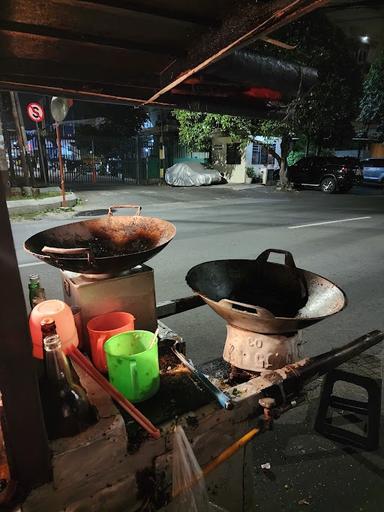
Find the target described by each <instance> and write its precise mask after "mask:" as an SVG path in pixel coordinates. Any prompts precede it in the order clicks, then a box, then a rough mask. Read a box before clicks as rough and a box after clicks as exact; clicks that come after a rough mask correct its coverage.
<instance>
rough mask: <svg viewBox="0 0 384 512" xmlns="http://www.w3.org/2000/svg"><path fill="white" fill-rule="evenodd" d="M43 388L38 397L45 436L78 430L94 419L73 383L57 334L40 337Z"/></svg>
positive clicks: (80, 390) (71, 432) (83, 397)
mask: <svg viewBox="0 0 384 512" xmlns="http://www.w3.org/2000/svg"><path fill="white" fill-rule="evenodd" d="M44 352H45V354H44V355H45V361H44V362H45V371H46V377H45V380H46V388H45V389H44V392H43V396H42V401H43V410H44V416H45V423H46V428H47V433H48V437H49V439H57V438H59V437H70V436H74V435H76V434H79V433H80V432H82V431H83V430H85V429H86V428H87V427H89V426H90V425H91V424H93V423H94V422H95V420H96V417H95V412H94V408H93V407H92V406H91V405H90V403H89V401H88V399H87V395H86V393H85V391H84V389H83V388H82V387H81V386H80V385H79V384H76V383H75V382H74V380H73V377H72V372H71V368H70V365H69V363H68V360H67V358H66V356H65V354H64V352H63V351H62V348H61V341H60V338H59V336H58V335H57V334H53V335H50V336H47V337H45V338H44Z"/></svg>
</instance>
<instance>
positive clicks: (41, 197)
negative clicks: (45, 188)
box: [7, 191, 60, 201]
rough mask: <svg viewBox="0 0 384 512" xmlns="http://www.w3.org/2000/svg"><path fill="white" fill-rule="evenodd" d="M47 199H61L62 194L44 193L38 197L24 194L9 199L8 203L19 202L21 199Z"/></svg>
mask: <svg viewBox="0 0 384 512" xmlns="http://www.w3.org/2000/svg"><path fill="white" fill-rule="evenodd" d="M46 197H60V192H53V191H52V192H42V193H40V194H37V195H36V196H24V195H23V194H17V195H15V196H11V197H8V198H7V201H19V200H20V199H29V200H35V199H45V198H46Z"/></svg>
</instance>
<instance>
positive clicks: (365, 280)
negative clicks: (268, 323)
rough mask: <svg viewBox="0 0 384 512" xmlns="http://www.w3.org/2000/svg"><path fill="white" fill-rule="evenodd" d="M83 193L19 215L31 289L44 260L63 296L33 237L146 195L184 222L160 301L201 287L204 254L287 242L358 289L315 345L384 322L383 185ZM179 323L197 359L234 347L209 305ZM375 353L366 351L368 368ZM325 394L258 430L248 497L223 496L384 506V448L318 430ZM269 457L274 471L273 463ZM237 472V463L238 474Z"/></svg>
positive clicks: (159, 278)
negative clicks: (29, 244)
mask: <svg viewBox="0 0 384 512" xmlns="http://www.w3.org/2000/svg"><path fill="white" fill-rule="evenodd" d="M80 196H81V197H82V200H83V202H82V204H81V205H80V206H79V207H77V211H76V212H69V213H66V214H63V213H61V214H59V215H58V214H51V215H49V216H45V217H43V218H41V219H40V220H34V221H31V220H25V221H18V222H14V223H13V233H14V239H15V245H16V248H17V254H18V258H19V263H20V271H21V275H22V279H23V282H24V285H25V289H26V284H27V280H28V274H29V273H31V272H32V271H33V272H38V273H39V274H40V276H41V280H42V282H43V284H44V286H45V288H46V290H47V295H48V297H59V298H60V297H61V296H62V295H61V289H60V279H59V272H58V271H57V270H56V269H54V268H53V267H49V266H48V265H45V264H42V265H35V263H36V261H35V260H34V258H33V257H31V256H29V255H27V254H26V253H25V252H24V251H23V249H22V244H23V241H24V240H25V239H26V238H27V237H29V236H31V235H32V234H33V233H35V232H38V231H41V230H43V229H46V228H48V227H52V226H55V225H58V224H60V223H67V222H70V221H74V220H78V219H80V218H90V217H74V215H79V214H80V215H84V211H85V210H91V211H93V210H96V209H103V208H107V207H108V206H109V205H110V204H134V203H140V204H142V205H143V206H144V212H143V213H144V214H146V215H152V216H156V217H160V218H163V219H167V220H170V221H171V222H173V223H174V224H175V225H176V227H177V235H176V237H175V239H174V241H173V242H172V243H171V244H170V245H169V246H168V247H167V248H166V249H165V250H164V251H163V252H162V253H160V254H159V255H158V256H156V257H155V258H154V259H153V260H152V261H151V263H150V264H151V265H152V267H153V268H154V269H155V276H156V293H157V299H158V301H162V300H165V299H170V298H177V297H182V296H185V295H189V294H190V290H189V288H188V286H187V285H186V283H185V281H184V277H185V275H186V273H187V271H188V269H189V268H191V267H192V266H193V265H196V264H198V263H200V262H203V261H208V260H212V259H224V258H254V257H255V256H257V255H258V254H260V252H261V251H263V250H264V249H266V248H283V249H287V250H289V251H291V252H292V253H293V255H294V258H295V260H296V264H297V266H299V267H301V268H304V269H307V270H311V271H312V272H315V273H319V274H321V275H324V276H325V277H328V278H330V279H331V280H333V281H334V282H335V283H336V284H338V285H339V286H340V287H341V288H343V289H344V290H345V292H346V294H347V296H348V299H349V305H348V307H347V308H346V309H345V310H344V311H343V312H341V313H340V314H338V315H336V316H334V317H332V318H330V319H327V320H324V321H322V322H320V323H318V324H317V325H315V326H312V327H309V328H307V329H305V330H304V332H303V337H304V342H305V345H304V347H303V348H304V352H305V355H312V354H317V353H321V352H324V351H326V350H329V349H330V348H331V347H335V346H338V345H341V344H344V343H346V342H348V341H349V340H351V339H353V338H355V337H358V336H360V335H361V334H364V333H365V332H368V331H371V330H373V329H384V315H383V310H384V294H383V287H384V278H383V268H382V262H383V256H384V244H383V235H382V232H383V226H384V223H383V217H384V215H383V214H384V194H382V192H381V190H379V189H371V188H369V189H365V188H358V189H356V190H354V191H352V193H349V194H346V195H331V196H328V195H326V194H322V193H320V192H316V191H300V192H297V193H281V192H275V191H274V190H273V189H266V188H259V187H234V188H231V187H228V186H226V187H224V186H223V187H221V186H218V187H210V188H201V189H193V190H189V189H171V188H167V187H148V188H136V187H131V188H128V189H125V190H122V189H117V188H115V189H110V190H96V191H83V192H81V193H80ZM167 323H168V325H169V326H170V327H172V328H174V329H175V330H176V331H177V332H179V333H180V334H181V335H183V336H184V338H185V340H186V341H187V347H188V353H189V356H190V357H192V359H193V360H194V361H195V362H198V363H201V362H204V361H207V360H210V359H212V358H215V357H217V356H220V355H221V354H222V350H223V346H224V340H225V325H224V321H223V320H222V319H221V318H219V317H218V316H216V314H215V313H214V312H213V311H211V310H210V309H209V308H208V307H207V306H204V307H202V308H199V309H196V310H193V311H190V312H187V313H183V314H180V315H178V316H175V317H172V318H169V319H168V320H167ZM381 351H382V349H381V348H377V349H376V350H374V351H373V352H374V355H373V356H372V353H371V354H364V355H363V356H362V357H363V358H368V359H367V361H368V373H369V375H374V374H376V376H380V374H381V373H382V354H381ZM377 356H379V357H377ZM369 358H371V359H369ZM380 358H381V359H380ZM363 360H364V359H358V360H356V363H355V364H356V365H358V369H360V368H361V367H362V363H361V362H360V361H363ZM319 384H320V383H319V382H318V383H315V385H313V389H314V390H315V391H314V394H317V395H318V394H319ZM352 386H353V385H352ZM309 394H310V393H309ZM317 395H316V397H315V398H309V395H308V396H307V401H306V403H305V405H302V406H301V407H299V408H297V409H294V410H293V411H291V412H290V413H287V414H286V415H283V417H281V418H280V419H279V420H278V421H277V422H276V425H275V428H274V431H273V432H269V433H267V434H264V435H263V436H262V438H260V439H259V437H257V438H256V440H255V441H254V442H253V443H251V444H250V446H249V448H247V463H246V467H247V471H243V477H244V481H243V489H244V490H245V495H246V500H245V502H243V504H242V505H241V504H240V503H239V502H236V503H232V504H230V503H228V502H226V503H220V499H219V498H220V497H219V496H217V497H215V499H216V500H219V501H218V503H219V504H221V505H222V506H224V508H225V509H227V510H233V511H235V510H236V511H240V510H242V511H243V512H244V511H245V512H251V511H252V512H254V511H257V510H263V511H264V512H274V511H276V510H281V511H283V512H291V511H293V512H296V511H300V510H303V508H308V510H312V511H315V512H326V511H329V510H340V511H348V512H362V511H364V512H376V511H378V510H381V509H382V503H383V499H384V492H383V486H382V478H383V475H384V466H383V460H384V453H383V450H382V449H379V450H378V451H375V452H372V453H368V452H364V451H362V450H351V449H348V450H347V449H346V448H345V447H343V446H342V445H337V444H336V443H333V442H331V441H329V440H327V439H325V438H323V437H321V436H319V435H318V434H316V433H314V430H313V421H314V416H315V414H316V410H317V403H318V401H317ZM347 396H348V395H347ZM349 396H351V395H349ZM383 405H384V404H383ZM382 426H383V423H382ZM381 430H383V428H381ZM383 434H384V432H383V431H382V435H383ZM266 462H269V463H270V464H271V469H270V470H262V469H261V464H264V463H266ZM228 468H229V466H228ZM223 471H226V469H225V467H224V469H223ZM232 481H233V478H232V476H231V475H230V474H228V485H231V482H232ZM236 492H237V491H236ZM235 495H236V494H235V491H234V496H235Z"/></svg>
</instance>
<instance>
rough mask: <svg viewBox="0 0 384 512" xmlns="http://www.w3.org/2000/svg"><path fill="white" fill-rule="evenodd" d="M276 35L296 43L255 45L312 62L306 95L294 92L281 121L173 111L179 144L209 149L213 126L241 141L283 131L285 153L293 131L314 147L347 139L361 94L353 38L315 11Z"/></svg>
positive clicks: (267, 51) (258, 49)
mask: <svg viewBox="0 0 384 512" xmlns="http://www.w3.org/2000/svg"><path fill="white" fill-rule="evenodd" d="M276 39H281V40H282V41H286V42H287V43H290V44H292V45H295V46H296V50H294V51H290V52H287V51H286V50H282V49H280V48H277V47H276V46H272V45H268V44H266V43H264V42H257V43H255V45H254V46H253V50H254V51H256V52H259V53H262V54H264V55H268V54H270V55H271V56H274V57H279V58H282V59H283V60H290V59H291V60H292V61H294V62H296V63H298V62H299V63H300V64H302V65H307V66H312V67H314V68H316V69H317V70H318V77H319V80H318V83H317V84H316V85H315V86H314V87H313V88H312V89H311V90H310V91H309V92H308V93H307V94H306V95H302V94H301V91H300V90H298V97H297V98H296V99H295V100H293V101H292V102H291V103H290V105H288V108H287V114H286V117H285V118H284V119H283V120H280V121H274V120H273V121H272V120H261V121H260V120H259V121H257V120H251V119H244V118H241V117H234V116H227V115H218V114H204V113H192V112H186V111H175V112H174V115H175V117H176V118H177V120H178V121H179V124H180V141H181V143H182V144H183V145H185V146H186V147H187V148H188V149H190V150H207V149H209V148H210V144H211V136H212V135H213V134H214V133H215V132H221V133H222V134H223V135H228V136H230V137H231V138H232V139H233V140H236V141H239V142H240V143H241V145H242V146H243V147H244V146H245V145H246V144H247V143H248V142H249V141H250V140H251V139H252V138H253V136H255V135H259V136H263V137H266V138H267V139H268V138H272V137H281V138H282V156H283V159H285V158H286V157H287V155H288V153H289V151H290V149H291V142H292V136H293V135H296V136H299V137H304V138H306V139H308V140H310V141H311V143H312V144H313V145H314V146H317V147H334V146H336V145H339V144H342V143H343V142H344V141H346V140H350V139H351V137H352V135H353V127H352V121H353V120H354V119H355V118H356V115H357V113H358V101H359V97H360V94H361V73H360V70H359V67H358V65H357V62H356V59H355V55H354V47H353V43H352V42H351V41H349V40H348V39H347V38H346V36H345V35H344V33H343V31H341V30H340V29H338V28H336V27H335V26H334V25H333V24H332V23H330V21H329V20H328V18H327V17H326V16H325V15H324V14H322V13H319V12H316V13H313V14H311V15H309V16H305V17H303V18H300V19H299V20H297V21H295V22H294V23H291V24H289V25H288V26H287V27H284V28H283V29H281V30H280V31H279V32H277V33H276ZM381 83H383V79H382V82H381ZM383 94H384V93H383ZM383 102H384V100H383ZM383 104H384V103H383ZM260 142H261V141H260ZM261 143H263V142H261ZM267 144H268V140H267Z"/></svg>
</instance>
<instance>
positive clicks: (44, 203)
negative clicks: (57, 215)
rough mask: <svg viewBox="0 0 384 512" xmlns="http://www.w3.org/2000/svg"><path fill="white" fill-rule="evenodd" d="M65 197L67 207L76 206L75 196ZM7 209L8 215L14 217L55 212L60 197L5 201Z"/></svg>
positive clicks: (72, 194)
mask: <svg viewBox="0 0 384 512" xmlns="http://www.w3.org/2000/svg"><path fill="white" fill-rule="evenodd" d="M65 196H66V202H67V206H68V207H71V206H75V205H76V203H77V196H76V194H74V193H73V192H68V193H67V194H66V195H65ZM7 207H8V211H9V213H10V214H14V215H23V214H24V213H35V212H36V213H38V212H44V211H46V210H56V209H57V208H61V196H59V195H58V196H55V197H45V198H43V199H17V200H16V201H7Z"/></svg>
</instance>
